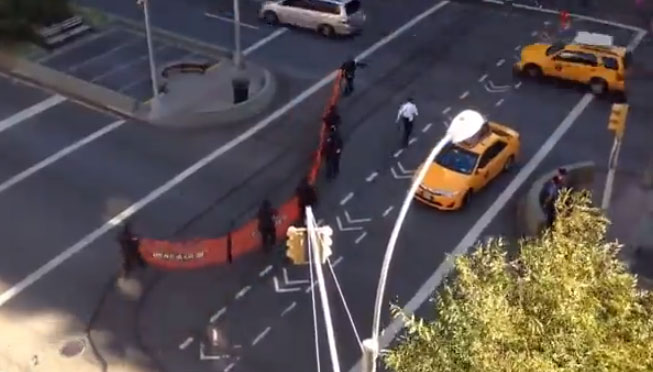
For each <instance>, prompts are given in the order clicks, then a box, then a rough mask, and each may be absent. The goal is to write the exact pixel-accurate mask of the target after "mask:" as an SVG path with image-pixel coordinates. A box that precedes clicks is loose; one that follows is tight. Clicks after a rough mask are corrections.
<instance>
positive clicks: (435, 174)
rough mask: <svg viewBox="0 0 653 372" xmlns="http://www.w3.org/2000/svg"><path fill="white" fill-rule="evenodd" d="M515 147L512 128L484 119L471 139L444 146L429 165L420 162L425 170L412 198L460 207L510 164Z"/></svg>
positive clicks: (517, 143)
mask: <svg viewBox="0 0 653 372" xmlns="http://www.w3.org/2000/svg"><path fill="white" fill-rule="evenodd" d="M519 148H520V141H519V134H518V133H517V132H516V131H514V130H512V129H510V128H508V127H506V126H503V125H500V124H497V123H493V122H488V121H486V122H485V124H483V126H482V128H481V130H480V131H479V132H478V133H476V134H475V135H474V136H473V137H472V138H470V139H468V140H467V141H465V142H462V143H459V144H450V145H448V146H447V147H445V148H444V149H443V150H442V152H440V154H439V155H438V156H436V158H435V161H434V162H433V163H432V164H428V165H427V164H423V165H422V167H424V166H428V167H429V169H428V170H427V173H426V176H425V177H424V180H423V181H422V184H421V185H420V186H419V188H418V190H417V192H416V194H415V198H416V199H417V200H419V201H420V202H422V203H424V204H427V205H429V206H431V207H435V208H437V209H441V210H456V209H460V208H461V207H463V206H464V205H466V204H467V203H468V202H469V200H470V198H471V197H472V194H474V193H475V192H478V191H479V190H481V189H482V188H484V187H485V186H486V185H487V184H488V183H489V182H490V181H492V180H493V179H494V178H495V177H497V176H498V175H499V174H501V173H502V172H504V171H508V170H509V169H510V168H511V167H512V165H513V164H514V162H515V159H516V158H517V156H518V154H519ZM420 169H421V167H420ZM417 173H419V172H417Z"/></svg>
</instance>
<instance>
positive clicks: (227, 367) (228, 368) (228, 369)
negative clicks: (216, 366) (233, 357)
mask: <svg viewBox="0 0 653 372" xmlns="http://www.w3.org/2000/svg"><path fill="white" fill-rule="evenodd" d="M235 366H236V362H231V363H229V365H228V366H226V367H224V371H223V372H229V371H231V370H232V369H234V367H235Z"/></svg>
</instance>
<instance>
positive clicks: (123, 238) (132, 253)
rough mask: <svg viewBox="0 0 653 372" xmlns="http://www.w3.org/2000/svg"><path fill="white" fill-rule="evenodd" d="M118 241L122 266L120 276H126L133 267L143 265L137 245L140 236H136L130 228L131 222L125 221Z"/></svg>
mask: <svg viewBox="0 0 653 372" xmlns="http://www.w3.org/2000/svg"><path fill="white" fill-rule="evenodd" d="M118 243H119V244H120V248H121V253H122V259H123V266H122V274H121V276H123V277H127V276H129V274H130V273H131V272H132V271H133V269H134V267H136V266H138V267H141V268H144V267H145V260H143V257H141V254H140V252H139V251H138V247H139V246H140V243H141V242H140V238H139V237H138V236H136V235H135V234H134V233H133V232H132V229H131V224H130V223H129V222H125V224H124V225H123V228H122V231H121V232H120V235H119V236H118Z"/></svg>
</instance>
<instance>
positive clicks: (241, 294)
mask: <svg viewBox="0 0 653 372" xmlns="http://www.w3.org/2000/svg"><path fill="white" fill-rule="evenodd" d="M250 289H252V286H251V285H248V286H245V287H243V288H242V289H241V290H240V291H238V293H236V296H235V299H236V300H238V299H240V298H243V296H244V295H245V294H247V292H249V290H250Z"/></svg>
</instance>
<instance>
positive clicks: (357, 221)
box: [345, 210, 372, 223]
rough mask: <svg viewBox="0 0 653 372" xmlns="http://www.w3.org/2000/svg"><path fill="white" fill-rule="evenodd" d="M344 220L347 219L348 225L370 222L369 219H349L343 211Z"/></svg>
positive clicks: (347, 214) (347, 213)
mask: <svg viewBox="0 0 653 372" xmlns="http://www.w3.org/2000/svg"><path fill="white" fill-rule="evenodd" d="M345 218H346V219H347V222H349V223H362V222H370V221H372V219H371V218H359V219H354V218H351V216H350V215H349V212H347V210H345Z"/></svg>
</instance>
